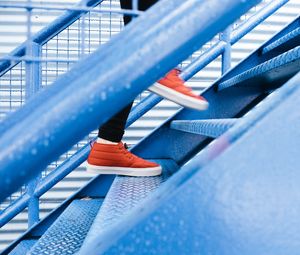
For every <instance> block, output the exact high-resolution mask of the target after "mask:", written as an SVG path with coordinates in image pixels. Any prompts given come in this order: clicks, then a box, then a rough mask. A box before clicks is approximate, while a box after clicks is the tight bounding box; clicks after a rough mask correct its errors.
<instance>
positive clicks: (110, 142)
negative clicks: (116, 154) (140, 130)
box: [96, 137, 118, 145]
mask: <svg viewBox="0 0 300 255" xmlns="http://www.w3.org/2000/svg"><path fill="white" fill-rule="evenodd" d="M96 142H97V143H101V144H114V145H116V144H118V143H115V142H112V141H109V140H105V139H103V138H100V137H98V138H97V140H96Z"/></svg>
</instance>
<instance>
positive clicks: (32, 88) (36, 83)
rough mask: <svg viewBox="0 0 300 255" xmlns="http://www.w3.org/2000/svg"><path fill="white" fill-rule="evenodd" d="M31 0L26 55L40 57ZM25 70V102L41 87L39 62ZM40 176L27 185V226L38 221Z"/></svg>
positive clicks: (29, 2) (28, 10) (27, 66)
mask: <svg viewBox="0 0 300 255" xmlns="http://www.w3.org/2000/svg"><path fill="white" fill-rule="evenodd" d="M30 5H31V0H28V8H27V45H26V56H27V57H28V58H29V59H30V58H36V59H38V58H40V57H41V52H42V50H41V48H42V47H41V45H39V44H37V43H35V42H33V41H32V40H31V25H32V22H31V11H32V9H31V8H30ZM25 72H26V91H25V102H27V101H28V100H29V99H30V98H31V97H32V96H33V95H34V94H35V93H37V92H38V90H39V89H40V87H41V62H39V61H32V60H28V61H26V63H25ZM39 179H40V176H38V177H37V178H35V179H34V180H31V181H30V182H29V183H28V185H27V193H28V195H29V196H30V200H29V202H28V227H31V226H32V225H34V224H35V223H36V222H38V221H39V198H38V197H36V196H35V195H34V191H35V188H36V186H37V184H38V181H39Z"/></svg>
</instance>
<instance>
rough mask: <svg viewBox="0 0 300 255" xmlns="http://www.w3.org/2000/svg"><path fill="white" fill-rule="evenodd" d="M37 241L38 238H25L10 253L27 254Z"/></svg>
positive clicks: (15, 254)
mask: <svg viewBox="0 0 300 255" xmlns="http://www.w3.org/2000/svg"><path fill="white" fill-rule="evenodd" d="M36 242H37V240H24V241H22V242H20V243H19V244H18V245H17V246H16V247H15V248H14V249H13V250H12V251H11V252H10V253H9V255H23V254H26V253H27V252H28V251H29V250H30V249H31V248H32V247H33V246H34V245H35V243H36Z"/></svg>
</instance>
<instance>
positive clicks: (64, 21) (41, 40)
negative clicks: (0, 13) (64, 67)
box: [0, 0, 103, 76]
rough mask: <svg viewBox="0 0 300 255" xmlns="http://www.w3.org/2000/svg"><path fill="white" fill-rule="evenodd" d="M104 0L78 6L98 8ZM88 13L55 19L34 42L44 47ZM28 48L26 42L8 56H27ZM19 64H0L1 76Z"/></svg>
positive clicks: (33, 37) (67, 14)
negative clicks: (26, 50)
mask: <svg viewBox="0 0 300 255" xmlns="http://www.w3.org/2000/svg"><path fill="white" fill-rule="evenodd" d="M102 1H103V0H82V1H81V2H80V3H79V4H78V6H82V5H83V4H86V6H90V7H92V6H96V5H98V4H99V3H101V2H102ZM84 13H86V11H78V10H76V11H66V12H65V13H64V14H63V15H61V16H60V17H58V18H57V19H55V20H54V21H53V22H51V23H50V24H49V25H48V26H46V27H45V28H43V29H42V30H41V31H39V32H38V33H37V34H35V35H34V36H32V38H31V39H32V41H33V42H35V43H37V44H39V45H43V44H45V43H47V42H48V41H49V40H51V39H52V38H53V37H54V36H56V35H57V34H58V33H60V32H61V31H62V30H64V29H65V28H67V27H68V26H70V25H71V24H72V23H74V22H75V21H76V20H78V19H79V18H80V17H81V15H82V14H84ZM26 46H27V42H24V43H23V44H22V45H20V46H19V47H17V48H16V49H15V50H13V51H12V52H11V53H9V54H8V56H13V57H22V56H24V55H25V49H26ZM18 63H19V61H14V62H11V61H9V60H7V61H1V62H0V76H2V75H3V74H4V73H6V72H7V71H8V70H10V69H11V68H12V67H14V66H16V65H17V64H18Z"/></svg>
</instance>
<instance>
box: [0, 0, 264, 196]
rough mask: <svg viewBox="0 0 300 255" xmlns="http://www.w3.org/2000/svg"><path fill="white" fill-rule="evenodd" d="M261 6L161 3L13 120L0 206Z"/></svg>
mask: <svg viewBox="0 0 300 255" xmlns="http://www.w3.org/2000/svg"><path fill="white" fill-rule="evenodd" d="M259 2H260V1H259V0H249V1H239V0H223V1H222V4H221V5H220V1H216V0H213V1H209V2H208V1H195V0H188V1H184V2H182V1H180V0H169V1H167V0H162V1H160V2H159V3H157V4H156V5H155V6H154V7H153V8H150V10H149V11H147V12H146V13H145V14H144V15H142V16H141V17H140V18H139V19H135V20H134V21H133V22H132V23H131V24H129V25H128V26H127V27H126V28H125V29H124V31H123V32H122V33H120V34H119V35H117V36H116V37H114V38H113V39H112V40H111V41H110V42H109V43H107V44H105V45H104V46H102V47H100V50H97V51H96V52H95V53H93V54H92V55H91V56H89V57H87V58H86V59H84V60H82V61H80V63H78V64H77V65H75V66H74V68H73V69H72V70H71V71H70V72H68V73H67V74H65V75H63V76H62V77H61V78H59V79H58V80H57V81H56V82H54V84H53V85H52V86H51V87H49V88H48V89H46V90H44V91H43V92H42V93H40V94H38V95H36V96H35V97H34V98H33V99H32V100H31V101H29V102H28V103H27V104H26V105H25V106H24V107H23V108H21V109H20V110H18V111H17V112H15V113H13V114H11V115H10V116H9V117H8V120H9V119H11V118H17V119H19V120H20V122H19V123H16V124H15V125H14V126H13V127H12V128H11V129H10V130H8V131H6V132H5V133H4V134H3V136H2V137H0V165H2V168H1V170H0V180H1V185H0V187H1V192H0V201H3V199H5V198H6V197H7V196H8V195H9V194H11V193H12V192H13V191H15V190H16V189H17V188H18V187H20V186H21V185H22V184H23V183H25V182H26V181H28V180H30V179H31V178H33V177H34V176H36V175H37V174H38V173H40V172H41V171H42V170H43V169H44V167H46V166H47V164H48V163H50V162H51V161H52V160H54V159H55V158H57V157H58V156H59V155H61V153H63V152H64V151H66V150H67V149H69V148H70V147H71V146H72V145H73V144H74V143H76V142H77V141H79V140H80V139H81V138H82V137H83V136H84V135H86V134H88V133H89V132H91V131H92V130H93V129H94V128H95V127H97V126H98V125H99V123H100V124H101V123H104V122H105V121H106V120H107V119H108V118H109V117H111V116H112V115H113V114H115V113H117V111H118V110H120V109H122V107H125V105H126V104H127V103H128V102H129V101H131V100H133V99H134V97H135V96H136V95H138V94H139V93H141V92H142V91H143V90H144V89H146V88H147V87H148V86H150V85H151V84H153V83H154V82H155V81H156V80H158V79H159V78H160V77H162V76H163V75H164V74H165V73H166V72H167V71H168V70H170V69H172V68H174V67H175V66H176V65H177V64H178V63H179V62H180V61H182V60H184V59H186V58H187V57H188V56H189V55H190V54H191V53H192V52H193V51H194V49H196V48H199V47H200V46H202V45H203V44H204V43H205V42H207V41H208V40H209V39H211V38H212V37H213V36H214V35H215V34H216V33H218V32H220V31H222V30H223V29H225V28H226V27H227V26H228V25H229V24H231V23H232V22H233V21H234V20H235V19H236V18H237V17H239V16H240V15H241V14H243V13H245V12H246V11H247V10H249V9H250V8H251V7H252V6H253V5H255V4H257V3H259ZM175 7H176V9H175ZM208 10H211V11H208ZM199 15H200V16H201V19H199ZM153 24H155V25H153ZM144 31H147V33H143V32H144ZM165 31H168V33H165ZM182 31H184V33H183V32H182ZM137 35H139V36H137ZM170 37H171V38H172V37H173V38H176V40H170V39H169V38H170ZM116 53H117V54H116ZM99 59H101V60H102V61H101V62H100V63H99ZM145 59H147V61H144V60H145ZM124 64H125V65H126V68H124V67H123V65H124ZM62 84H64V86H62ZM121 84H122V85H121ZM100 85H101V86H100ZM121 93H122V97H120V94H121ZM114 102H118V106H117V107H116V106H115V104H114ZM33 105H34V106H35V107H34V108H33ZM36 105H38V107H36ZM28 109H30V110H31V113H30V115H29V116H26V117H23V118H22V119H20V118H19V116H22V115H23V114H22V112H23V111H27V110H28ZM99 116H101V118H99ZM78 120H84V121H78ZM11 141H16V142H14V143H12V142H11ZM21 166H22V167H21ZM11 169H14V171H13V172H12V171H10V170H11ZM12 183H13V184H14V185H11V184H12Z"/></svg>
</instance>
